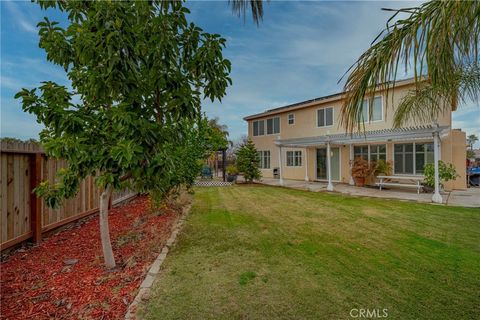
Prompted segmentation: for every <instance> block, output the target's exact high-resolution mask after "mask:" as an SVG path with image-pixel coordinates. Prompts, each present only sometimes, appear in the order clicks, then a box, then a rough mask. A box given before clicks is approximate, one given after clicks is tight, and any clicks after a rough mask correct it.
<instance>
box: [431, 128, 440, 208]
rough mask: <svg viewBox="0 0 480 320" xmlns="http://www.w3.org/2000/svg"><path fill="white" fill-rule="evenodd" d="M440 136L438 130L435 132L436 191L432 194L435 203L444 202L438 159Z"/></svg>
mask: <svg viewBox="0 0 480 320" xmlns="http://www.w3.org/2000/svg"><path fill="white" fill-rule="evenodd" d="M438 144H439V138H438V132H434V133H433V160H434V167H435V192H434V193H433V196H432V201H433V202H435V203H442V196H441V195H440V178H439V173H438V160H439V150H438V149H439V148H438Z"/></svg>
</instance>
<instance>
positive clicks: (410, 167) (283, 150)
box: [244, 79, 467, 190]
mask: <svg viewBox="0 0 480 320" xmlns="http://www.w3.org/2000/svg"><path fill="white" fill-rule="evenodd" d="M413 86H414V83H413V80H412V79H407V80H402V81H398V82H397V83H396V86H395V88H394V89H392V88H389V89H388V90H389V91H388V99H389V101H388V104H387V103H386V101H385V99H387V97H386V93H387V92H386V91H385V90H384V91H380V92H378V93H377V94H376V96H375V98H374V101H373V106H372V108H373V110H372V112H370V110H366V113H365V118H366V119H369V121H368V122H365V131H364V132H360V133H354V134H350V133H347V131H346V129H345V127H344V126H343V125H342V123H341V108H342V103H343V99H344V93H338V94H333V95H329V96H324V97H320V98H316V99H312V100H307V101H303V102H299V103H295V104H291V105H287V106H283V107H279V108H275V109H270V110H267V111H265V112H262V113H259V114H254V115H250V116H247V117H245V118H244V120H246V121H247V122H248V136H249V138H251V139H252V141H253V142H254V144H255V146H256V148H257V150H258V151H259V155H260V164H259V167H260V169H261V172H262V175H263V177H271V178H273V177H278V178H279V179H280V180H281V181H282V180H283V179H296V180H306V181H325V182H329V188H330V189H331V188H332V186H333V185H334V184H335V183H349V184H353V179H352V177H351V174H350V173H351V171H350V164H351V162H352V160H353V159H354V158H355V157H357V156H362V157H364V158H365V159H366V160H369V161H371V160H378V159H384V160H386V161H391V162H392V163H393V168H394V175H398V176H400V175H403V176H421V175H422V174H423V166H424V165H425V164H427V163H433V162H434V160H435V155H436V154H435V151H437V157H436V158H437V159H438V160H442V161H444V162H445V163H452V164H453V165H454V166H455V168H456V170H457V172H458V173H459V175H460V177H459V178H457V179H456V180H454V181H448V182H447V183H445V186H444V187H445V190H452V189H465V188H466V187H467V185H466V179H465V174H466V163H465V156H466V135H465V132H463V131H461V130H459V129H453V128H452V112H454V111H449V112H445V113H444V114H442V115H441V116H440V117H439V118H438V119H437V121H436V122H435V123H420V124H419V123H413V122H412V123H408V124H406V125H405V126H404V127H402V128H394V127H393V118H394V113H395V108H396V107H397V106H398V104H399V102H400V101H401V99H402V97H404V96H405V95H406V94H407V93H408V90H411V89H413V88H414V87H413ZM365 104H366V106H367V107H366V109H368V108H369V107H370V106H369V103H367V102H365ZM447 109H452V110H455V107H453V108H447ZM370 115H371V117H370ZM435 141H438V143H436V144H435V143H434V142H435ZM327 154H330V159H328V157H327ZM329 162H330V163H329ZM329 169H330V170H329ZM329 178H330V179H329Z"/></svg>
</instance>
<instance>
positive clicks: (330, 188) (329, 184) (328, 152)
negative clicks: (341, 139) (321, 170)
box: [327, 141, 333, 191]
mask: <svg viewBox="0 0 480 320" xmlns="http://www.w3.org/2000/svg"><path fill="white" fill-rule="evenodd" d="M330 153H331V150H330V141H328V142H327V176H328V185H327V190H328V191H333V184H332V166H331V163H330V162H331V160H330V157H331V154H330Z"/></svg>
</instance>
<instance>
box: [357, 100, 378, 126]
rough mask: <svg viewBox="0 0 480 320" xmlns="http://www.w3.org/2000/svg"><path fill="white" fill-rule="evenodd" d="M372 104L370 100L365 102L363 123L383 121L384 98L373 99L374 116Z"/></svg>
mask: <svg viewBox="0 0 480 320" xmlns="http://www.w3.org/2000/svg"><path fill="white" fill-rule="evenodd" d="M370 103H371V101H370V100H369V99H365V100H363V110H362V119H361V120H363V122H371V121H382V120H383V103H382V97H375V98H374V99H373V104H372V105H371V107H372V114H370Z"/></svg>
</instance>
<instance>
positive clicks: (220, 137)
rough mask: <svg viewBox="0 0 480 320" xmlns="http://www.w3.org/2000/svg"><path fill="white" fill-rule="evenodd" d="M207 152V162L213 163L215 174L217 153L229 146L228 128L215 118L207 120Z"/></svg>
mask: <svg viewBox="0 0 480 320" xmlns="http://www.w3.org/2000/svg"><path fill="white" fill-rule="evenodd" d="M208 128H209V130H208V132H207V135H208V150H209V151H210V154H209V161H210V162H213V165H214V167H215V174H217V172H218V151H220V150H225V149H227V148H228V146H229V145H230V143H231V142H230V141H229V140H228V135H229V133H228V127H227V126H226V125H224V124H221V123H220V119H219V118H218V117H215V118H213V119H209V120H208Z"/></svg>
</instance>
